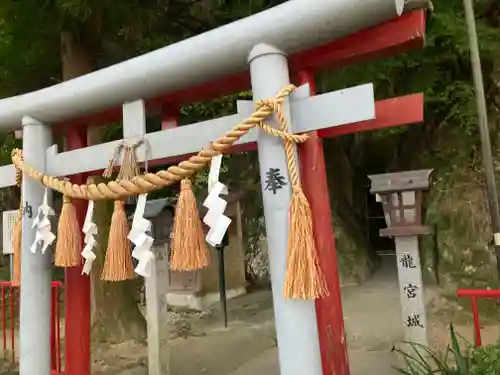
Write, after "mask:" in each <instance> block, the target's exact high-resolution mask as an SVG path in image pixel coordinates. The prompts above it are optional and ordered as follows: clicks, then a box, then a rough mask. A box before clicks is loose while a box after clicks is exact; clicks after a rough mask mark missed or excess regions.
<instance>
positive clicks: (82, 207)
mask: <svg viewBox="0 0 500 375" xmlns="http://www.w3.org/2000/svg"><path fill="white" fill-rule="evenodd" d="M84 147H87V128H86V127H84V126H79V127H71V128H69V129H68V133H67V148H68V151H69V150H76V149H79V148H84ZM71 182H72V183H74V184H85V182H86V181H85V174H83V173H80V174H78V175H75V176H72V177H71ZM73 205H74V206H75V209H76V215H77V218H78V226H79V227H80V228H82V227H83V223H84V221H85V215H86V212H87V201H85V200H83V199H75V200H74V201H73ZM82 248H83V242H82ZM64 279H65V285H64V302H65V307H66V309H65V312H64V317H65V327H64V332H65V346H64V348H65V349H64V351H65V355H64V363H65V366H64V373H65V374H67V375H90V307H91V306H90V277H89V276H87V275H82V265H80V266H78V267H70V268H66V269H65V270H64Z"/></svg>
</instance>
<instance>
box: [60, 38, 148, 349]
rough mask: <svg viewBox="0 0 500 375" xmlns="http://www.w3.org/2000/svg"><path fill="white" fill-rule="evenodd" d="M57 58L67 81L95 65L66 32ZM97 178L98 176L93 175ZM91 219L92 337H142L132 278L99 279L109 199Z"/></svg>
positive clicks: (97, 138) (97, 136) (91, 137)
mask: <svg viewBox="0 0 500 375" xmlns="http://www.w3.org/2000/svg"><path fill="white" fill-rule="evenodd" d="M61 60H62V71H63V79H64V80H65V81H66V80H69V79H72V78H75V77H78V76H81V75H84V74H87V73H90V72H91V71H92V70H93V69H94V66H95V54H93V53H92V51H91V48H88V47H87V46H85V44H84V43H82V41H81V40H77V38H76V37H75V36H74V35H72V34H70V33H68V32H63V33H62V34H61ZM102 130H103V128H101V127H92V128H89V129H88V136H87V138H88V144H89V145H93V144H99V143H101V142H102V134H103V132H102ZM95 179H99V177H95ZM94 210H95V211H94V221H95V222H96V224H97V227H98V235H97V248H96V249H95V253H96V255H97V259H96V260H95V262H94V264H93V268H92V273H91V277H92V322H93V327H92V328H93V331H92V339H93V341H95V342H108V343H113V342H121V341H125V340H129V339H134V340H144V339H145V336H146V322H145V320H144V317H143V316H142V314H141V312H140V311H139V307H138V304H137V301H136V294H135V293H131V291H134V290H136V288H135V286H134V282H133V281H127V282H118V283H108V282H103V281H102V280H101V277H100V276H101V271H102V267H103V264H104V257H105V251H106V248H107V241H108V234H109V226H110V222H111V215H112V213H113V202H111V201H98V202H96V204H95V208H94Z"/></svg>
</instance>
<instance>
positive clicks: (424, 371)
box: [396, 324, 490, 375]
mask: <svg viewBox="0 0 500 375" xmlns="http://www.w3.org/2000/svg"><path fill="white" fill-rule="evenodd" d="M450 341H451V344H450V345H448V346H447V348H446V351H445V352H444V354H440V353H438V352H436V351H433V350H432V349H430V348H428V347H426V346H423V345H420V344H415V343H410V342H407V343H406V344H408V345H409V346H410V347H411V349H412V350H411V352H406V351H403V350H400V349H396V352H398V353H399V354H401V356H402V358H403V361H404V364H405V368H397V370H398V371H399V372H400V373H401V374H405V375H430V374H439V375H472V374H475V373H472V372H471V369H472V368H473V355H472V348H471V346H470V344H468V343H466V345H465V348H461V347H460V344H459V342H458V339H457V334H456V333H455V329H454V328H453V325H451V324H450ZM477 374H482V373H477ZM485 374H486V373H485ZM488 375H490V373H488Z"/></svg>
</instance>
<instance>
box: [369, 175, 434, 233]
mask: <svg viewBox="0 0 500 375" xmlns="http://www.w3.org/2000/svg"><path fill="white" fill-rule="evenodd" d="M431 173H432V169H426V170H419V171H408V172H399V173H385V174H379V175H372V176H368V177H369V178H370V180H371V182H372V184H371V189H370V192H371V193H372V194H376V195H377V200H378V201H380V202H381V203H382V206H383V209H384V216H385V221H386V224H387V228H384V229H381V230H380V236H382V237H393V236H414V235H421V234H429V233H431V232H432V230H431V228H430V227H428V226H424V225H422V217H423V215H422V207H423V202H422V192H423V191H424V190H427V189H428V188H429V184H430V181H429V179H430V175H431Z"/></svg>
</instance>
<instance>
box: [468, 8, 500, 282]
mask: <svg viewBox="0 0 500 375" xmlns="http://www.w3.org/2000/svg"><path fill="white" fill-rule="evenodd" d="M464 9H465V20H466V22H467V28H468V30H469V48H470V59H471V66H472V76H473V78H474V85H475V90H476V105H477V116H478V126H479V134H480V136H481V151H482V156H483V165H484V173H485V177H486V188H487V192H488V201H489V205H490V216H491V225H492V227H493V228H492V229H493V236H494V237H493V238H494V245H495V255H496V259H497V271H498V275H499V276H500V208H499V204H498V192H497V185H496V180H495V167H494V165H493V156H492V153H491V141H490V130H489V126H488V110H487V108H486V99H485V96H484V87H483V74H482V72H481V58H480V56H479V46H478V42H477V32H476V19H475V17H474V6H473V4H472V0H464Z"/></svg>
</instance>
